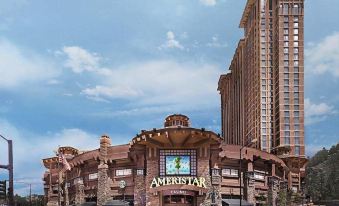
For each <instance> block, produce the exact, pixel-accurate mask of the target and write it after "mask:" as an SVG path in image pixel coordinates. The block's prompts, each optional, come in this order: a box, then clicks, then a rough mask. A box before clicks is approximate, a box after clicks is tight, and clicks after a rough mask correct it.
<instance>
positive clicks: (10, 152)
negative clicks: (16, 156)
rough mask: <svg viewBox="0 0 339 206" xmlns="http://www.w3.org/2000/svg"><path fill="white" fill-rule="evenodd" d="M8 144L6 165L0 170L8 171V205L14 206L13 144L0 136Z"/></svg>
mask: <svg viewBox="0 0 339 206" xmlns="http://www.w3.org/2000/svg"><path fill="white" fill-rule="evenodd" d="M0 137H1V138H2V139H4V140H6V142H7V144H8V165H0V168H2V169H7V170H8V176H9V178H8V179H9V181H8V205H9V206H14V184H13V142H12V140H9V139H7V138H5V137H4V136H2V135H0Z"/></svg>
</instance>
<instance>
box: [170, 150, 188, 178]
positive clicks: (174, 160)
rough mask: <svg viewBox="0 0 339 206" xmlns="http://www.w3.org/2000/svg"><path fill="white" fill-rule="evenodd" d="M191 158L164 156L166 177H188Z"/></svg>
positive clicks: (186, 156) (185, 156)
mask: <svg viewBox="0 0 339 206" xmlns="http://www.w3.org/2000/svg"><path fill="white" fill-rule="evenodd" d="M190 174H191V157H190V156H189V155H166V175H190Z"/></svg>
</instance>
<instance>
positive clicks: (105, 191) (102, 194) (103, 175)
mask: <svg viewBox="0 0 339 206" xmlns="http://www.w3.org/2000/svg"><path fill="white" fill-rule="evenodd" d="M110 145H111V141H110V138H109V137H108V136H105V135H104V136H102V137H101V138H100V156H99V158H100V164H99V166H98V190H97V205H98V206H102V205H104V204H105V203H106V202H107V201H108V200H109V199H110V187H109V177H108V174H107V171H108V165H107V150H108V147H109V146H110Z"/></svg>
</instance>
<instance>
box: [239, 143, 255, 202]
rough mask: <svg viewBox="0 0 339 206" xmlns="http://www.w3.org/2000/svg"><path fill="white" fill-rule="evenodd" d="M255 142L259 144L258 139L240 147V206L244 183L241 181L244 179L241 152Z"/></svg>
mask: <svg viewBox="0 0 339 206" xmlns="http://www.w3.org/2000/svg"><path fill="white" fill-rule="evenodd" d="M255 142H257V139H252V140H251V141H250V142H247V143H246V144H244V145H243V146H241V147H240V151H239V153H240V159H239V161H240V163H239V189H240V198H239V199H240V206H242V202H241V200H242V182H241V179H242V175H241V170H242V153H241V151H242V149H244V148H245V147H248V146H250V145H251V144H253V143H255Z"/></svg>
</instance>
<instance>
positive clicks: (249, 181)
mask: <svg viewBox="0 0 339 206" xmlns="http://www.w3.org/2000/svg"><path fill="white" fill-rule="evenodd" d="M245 176H246V177H245V182H244V187H245V189H246V191H245V194H246V195H245V198H246V200H247V201H248V202H249V203H252V204H254V205H255V202H256V201H255V187H254V182H255V180H254V172H246V174H245Z"/></svg>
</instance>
